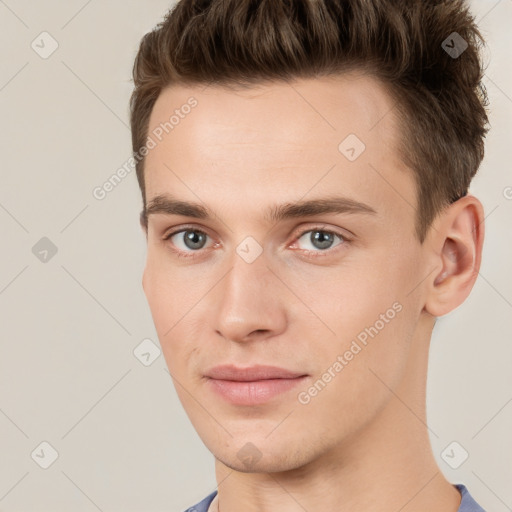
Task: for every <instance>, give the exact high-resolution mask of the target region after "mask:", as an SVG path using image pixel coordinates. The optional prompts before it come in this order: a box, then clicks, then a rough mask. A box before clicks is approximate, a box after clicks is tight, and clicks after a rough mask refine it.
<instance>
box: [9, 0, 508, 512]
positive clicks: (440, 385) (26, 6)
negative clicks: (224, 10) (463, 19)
mask: <svg viewBox="0 0 512 512" xmlns="http://www.w3.org/2000/svg"><path fill="white" fill-rule="evenodd" d="M473 4H474V12H475V15H476V18H477V20H480V26H481V28H482V30H483V32H484V35H485V36H486V37H487V39H488V42H489V51H488V56H489V59H490V65H489V68H488V71H487V75H486V81H485V83H486V85H487V88H488V92H489V96H490V100H491V105H492V114H491V123H492V131H491V133H490V134H489V136H488V142H487V156H486V159H485V161H484V164H483V166H482V168H481V170H480V173H479V176H478V178H477V179H476V180H475V182H474V186H473V188H472V192H473V193H475V194H476V195H478V196H479V197H480V198H481V200H482V201H483V203H484V206H485V210H486V214H487V221H486V229H487V234H486V246H485V251H484V260H483V266H482V270H481V276H480V277H479V279H478V281H477V284H476V287H475V289H474V292H473V294H472V295H471V298H470V299H469V300H468V301H467V302H466V303H465V304H464V305H463V306H462V307H460V308H459V309H458V310H456V311H455V312H453V313H452V314H450V315H448V316H447V317H444V318H442V319H440V320H439V323H438V326H437V327H436V330H435V335H434V338H433V344H432V351H431V367H430V381H429V389H428V392H429V398H428V411H429V427H430V429H431V431H432V435H431V438H432V445H433V449H434V452H435V454H436V457H437V459H438V461H439V465H440V467H441V469H442V470H443V472H444V473H445V474H446V475H447V476H448V478H449V479H451V481H453V482H464V483H465V484H466V485H468V487H469V488H470V491H471V492H472V494H473V495H474V496H475V497H476V499H477V500H478V501H480V502H481V504H482V505H483V506H484V507H486V508H487V509H488V510H492V511H494V512H504V511H507V510H512V487H511V486H510V481H511V478H512V439H511V432H512V376H511V367H512V366H511V363H512V343H511V335H510V332H511V329H512V270H511V265H510V261H512V241H511V223H510V219H511V218H512V188H510V187H512V175H511V172H510V157H511V151H510V143H511V140H510V131H511V128H512V122H511V119H512V75H511V71H510V53H511V49H512V48H511V47H512V45H511V31H510V29H509V26H510V23H511V22H512V0H500V1H496V0H492V1H491V0H489V1H487V0H475V1H474V2H473ZM169 6H170V3H169V1H168V0H151V1H145V2H143V1H142V0H138V1H136V0H123V1H121V0H106V1H100V0H90V1H88V2H87V1H84V0H72V1H66V2H64V1H61V2H59V1H56V0H51V1H50V0H49V1H45V2H35V1H32V2H30V1H28V0H0V37H1V42H2V50H1V52H0V55H1V65H0V108H1V116H0V122H1V124H2V132H1V133H2V136H1V140H2V152H1V165H0V169H1V182H0V229H1V236H2V238H1V240H2V242H1V249H2V250H1V256H0V257H1V265H0V311H1V323H0V343H1V352H0V510H2V511H5V512H11V511H22V512H25V511H26V512H28V511H31V512H41V511H52V512H61V511H62V512H64V511H66V512H67V511H70V510H73V511H74V512H78V511H95V510H100V511H104V512H107V511H112V512H114V511H119V512H120V511H123V512H129V511H147V512H156V511H164V510H165V511H169V512H171V511H176V512H179V511H182V510H184V509H185V508H186V507H188V506H191V505H192V504H194V503H196V502H197V501H199V500H200V499H202V498H203V497H204V496H206V494H208V493H210V492H211V491H212V490H213V489H214V488H215V485H216V484H215V478H214V465H213V456H212V455H211V454H210V453H209V452H208V451H207V450H206V448H205V447H204V446H203V445H202V443H201V441H200V439H199V438H198V436H197V435H196V433H195V431H194V430H193V428H192V426H191V425H190V423H189V421H188V419H187V417H186V415H185V413H184V412H183V411H182V409H181V405H180V404H179V402H178V399H177V397H176V394H175V391H174V389H173V387H172V382H171V379H170V376H169V374H168V373H167V370H166V366H165V362H164V360H163V357H162V356H161V355H160V356H159V357H157V358H156V359H155V360H154V361H153V362H152V363H151V364H150V365H149V366H145V365H144V364H142V362H141V361H140V360H139V359H138V358H137V357H135V355H134V349H135V348H136V347H137V346H138V345H139V344H140V343H141V342H142V340H144V339H150V340H152V341H153V345H151V344H150V345H148V346H153V347H157V346H158V341H157V337H156V334H155V330H154V327H153V324H152V320H151V316H150V313H149V309H148V307H147V304H146V301H145V297H144V295H143V293H142V287H141V274H142V269H143V264H144V257H145V240H144V238H143V236H142V233H141V231H140V228H139V224H138V215H139V210H140V207H141V200H140V197H139V191H138V188H137V184H136V178H135V173H134V172H132V173H130V174H129V175H128V176H127V177H126V178H125V179H124V180H123V181H122V182H121V183H120V184H119V185H118V186H117V187H115V189H114V190H112V191H111V192H110V193H109V194H107V196H106V197H105V198H104V199H103V200H98V199H96V198H95V197H94V196H93V190H94V189H95V187H98V186H101V185H102V184H103V183H104V182H105V181H106V180H107V179H108V178H109V177H110V176H111V175H112V174H113V173H115V172H116V170H117V169H118V168H119V167H121V166H122V165H123V164H124V163H125V162H126V160H127V158H128V157H129V155H130V150H131V148H130V132H129V129H128V98H129V95H130V92H131V89H132V86H131V82H130V79H131V67H132V63H133V58H134V56H135V52H136V48H137V46H138V42H139V40H140V38H141V37H142V35H143V34H144V33H145V32H147V31H148V30H150V29H151V28H152V27H153V26H154V25H155V24H156V23H157V22H158V21H160V19H161V17H162V16H163V15H164V13H165V12H166V10H167V9H168V7H169ZM44 31H46V32H48V33H49V34H50V36H48V35H43V36H40V34H41V33H42V32H44ZM53 40H54V41H56V43H55V42H53ZM33 41H34V47H35V49H33V48H32V47H31V44H32V42H33ZM52 44H54V45H55V44H58V48H57V49H56V50H55V51H54V53H53V54H52V55H50V56H48V57H47V58H42V57H41V56H40V54H43V55H44V53H45V52H49V51H50V50H51V49H52ZM36 49H37V52H39V53H37V52H36ZM44 56H45V55H44ZM507 187H509V188H507ZM507 197H508V199H507ZM43 237H47V238H48V239H49V240H51V242H52V243H53V244H54V246H55V247H56V248H57V253H56V254H55V255H52V252H51V248H49V246H48V242H47V241H46V242H45V241H43V242H39V241H40V239H41V238H43ZM38 242H39V244H40V245H37V246H36V249H34V251H33V247H34V246H35V245H36V244H37V243H38ZM41 244H42V245H41ZM45 244H46V245H45ZM45 250H46V251H49V252H47V253H45V252H44V251H45ZM34 252H35V253H36V254H34ZM40 258H43V259H44V258H46V260H47V261H46V262H44V261H40ZM146 343H149V342H146ZM142 348H143V350H142V352H146V349H145V346H144V345H143V347H142ZM152 350H157V349H156V348H153V349H152ZM148 357H149V358H150V361H152V357H154V356H143V357H142V360H143V361H144V360H147V359H148ZM150 361H149V362H150ZM146 362H148V361H146ZM453 441H457V442H458V443H459V444H460V446H461V447H463V449H464V450H466V451H467V452H468V453H469V458H468V459H467V460H466V461H465V462H464V463H463V464H462V465H461V466H460V468H459V469H457V470H453V469H451V468H450V467H449V465H448V464H447V463H446V462H445V461H444V459H443V458H442V457H441V452H442V451H443V450H444V449H445V448H446V447H447V446H448V445H449V444H450V443H452V442H453ZM42 442H47V443H49V444H50V445H51V447H53V449H54V450H56V452H57V453H58V458H57V459H56V460H55V462H54V463H53V464H51V465H50V466H49V467H48V468H47V469H43V468H42V467H40V466H41V464H42V465H44V464H45V463H46V464H48V463H49V462H51V455H52V451H51V448H50V447H48V446H47V445H42V446H41V443H42ZM456 450H460V448H459V447H456ZM454 453H455V452H454ZM456 456H457V457H458V456H460V453H458V452H457V453H456Z"/></svg>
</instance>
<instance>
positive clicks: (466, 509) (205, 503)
mask: <svg viewBox="0 0 512 512" xmlns="http://www.w3.org/2000/svg"><path fill="white" fill-rule="evenodd" d="M455 487H456V488H457V489H458V491H459V492H460V494H461V496H462V500H461V503H460V507H459V510H458V512H485V510H484V509H483V508H482V507H481V506H480V505H479V504H478V503H477V502H476V501H475V500H474V499H473V498H472V497H471V494H469V491H468V490H467V489H466V487H465V486H464V485H462V484H455ZM216 495H217V491H213V492H212V493H211V494H209V495H208V496H206V498H204V499H203V500H202V501H200V502H199V503H196V504H195V505H194V506H193V507H190V508H187V510H185V512H207V511H208V507H209V506H210V504H211V502H212V501H213V498H215V496H216Z"/></svg>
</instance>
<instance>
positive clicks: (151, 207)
mask: <svg viewBox="0 0 512 512" xmlns="http://www.w3.org/2000/svg"><path fill="white" fill-rule="evenodd" d="M326 213H338V214H344V213H350V214H353V213H362V214H370V215H376V214H377V211H376V210H374V209H373V208H372V207H371V206H369V205H367V204H364V203H361V202H359V201H354V200H353V199H349V198H346V197H339V196H330V197H324V198H318V199H311V200H307V201H297V202H294V203H283V204H279V205H272V206H270V207H269V209H268V210H267V211H266V214H265V216H264V219H265V220H266V221H268V222H279V221H282V220H285V219H293V218H299V217H313V216H315V215H321V214H326ZM154 214H165V215H183V216H185V217H193V218H196V219H210V218H214V217H216V215H214V214H213V212H212V211H211V210H210V209H209V208H207V207H205V206H203V205H201V204H199V203H192V202H188V201H181V200H179V199H176V198H174V197H173V196H171V195H169V194H161V195H157V196H155V197H154V198H153V199H151V200H150V201H149V202H148V204H147V205H146V208H145V209H144V210H143V212H142V216H143V217H145V218H146V219H147V218H148V217H149V216H150V215H154Z"/></svg>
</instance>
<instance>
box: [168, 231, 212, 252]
mask: <svg viewBox="0 0 512 512" xmlns="http://www.w3.org/2000/svg"><path fill="white" fill-rule="evenodd" d="M208 238H209V237H208V235H207V234H206V233H205V232H204V231H200V230H198V229H191V228H189V229H181V230H179V231H173V232H171V233H169V234H168V235H166V236H165V238H164V240H169V241H170V242H171V244H172V245H173V246H174V247H176V250H177V252H178V253H179V252H182V253H187V252H197V251H199V250H201V249H203V248H204V247H205V244H206V240H207V239H208Z"/></svg>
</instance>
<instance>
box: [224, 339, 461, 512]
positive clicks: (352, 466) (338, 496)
mask: <svg viewBox="0 0 512 512" xmlns="http://www.w3.org/2000/svg"><path fill="white" fill-rule="evenodd" d="M409 362H410V364H408V370H407V371H406V374H405V375H404V378H403V379H402V381H401V382H400V384H399V385H398V386H397V387H396V388H395V389H394V390H393V391H391V390H389V388H388V392H389V393H390V399H389V401H388V402H387V405H386V407H385V408H384V409H383V410H382V411H381V412H380V413H379V414H378V415H377V416H376V417H375V418H374V419H373V420H372V421H371V422H370V423H369V424H368V425H366V426H365V427H364V428H362V429H360V430H359V431H357V432H356V433H354V434H353V435H352V436H351V437H350V438H347V439H344V440H343V442H342V443H340V444H339V445H338V446H336V448H335V449H334V450H330V451H329V452H327V453H323V454H322V455H321V456H319V457H318V458H316V459H314V460H312V461H310V462H309V463H308V464H307V465H304V466H302V467H300V468H296V469H294V470H291V471H285V472H274V473H243V472H239V471H235V470H232V469H230V468H229V467H227V466H226V465H224V464H223V463H222V462H221V461H219V460H218V459H217V460H216V462H215V471H216V478H217V484H218V500H217V501H218V507H219V512H236V511H239V510H244V511H246V512H271V511H274V510H280V511H281V512H304V510H309V511H316V510H336V511H337V512H348V511H353V510H359V511H362V512H363V511H364V512H381V511H382V510H397V511H398V510H400V512H413V511H414V512H430V511H432V510H437V511H439V512H457V510H458V508H459V505H460V500H461V497H460V494H459V492H458V491H457V489H456V488H455V487H453V486H452V485H451V484H450V483H449V482H448V481H447V480H446V479H445V478H444V476H443V475H442V473H441V471H440V469H439V467H438V466H437V463H436V461H435V459H434V456H433V454H432V450H431V446H430V440H429V435H428V427H427V424H426V414H425V389H426V374H427V362H428V339H423V340H415V341H414V342H413V345H412V348H411V354H410V361H409ZM370 377H373V378H378V374H377V372H375V373H374V375H373V376H369V378H370ZM382 385H383V386H386V384H385V383H384V382H383V383H382ZM386 387H387V386H386Z"/></svg>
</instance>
